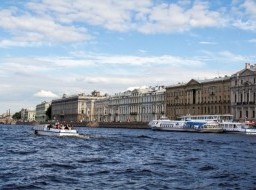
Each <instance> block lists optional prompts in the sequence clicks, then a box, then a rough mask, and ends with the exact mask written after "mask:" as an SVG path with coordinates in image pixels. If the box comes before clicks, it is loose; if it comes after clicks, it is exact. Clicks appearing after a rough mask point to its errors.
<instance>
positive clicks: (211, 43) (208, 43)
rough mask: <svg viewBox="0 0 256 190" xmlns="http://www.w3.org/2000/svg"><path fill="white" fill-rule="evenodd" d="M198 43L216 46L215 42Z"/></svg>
mask: <svg viewBox="0 0 256 190" xmlns="http://www.w3.org/2000/svg"><path fill="white" fill-rule="evenodd" d="M199 43H200V44H203V45H216V44H217V43H216V42H208V41H201V42H199Z"/></svg>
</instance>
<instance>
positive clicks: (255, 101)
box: [231, 63, 256, 121]
mask: <svg viewBox="0 0 256 190" xmlns="http://www.w3.org/2000/svg"><path fill="white" fill-rule="evenodd" d="M231 110H232V114H233V115H234V119H236V120H242V121H245V120H255V119H256V117H255V111H256V64H254V65H252V64H249V63H246V64H245V68H244V69H243V70H241V71H239V72H237V73H235V74H234V75H232V76H231Z"/></svg>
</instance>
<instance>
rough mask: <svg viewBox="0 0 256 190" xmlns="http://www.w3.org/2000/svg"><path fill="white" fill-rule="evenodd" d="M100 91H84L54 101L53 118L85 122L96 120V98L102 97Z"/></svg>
mask: <svg viewBox="0 0 256 190" xmlns="http://www.w3.org/2000/svg"><path fill="white" fill-rule="evenodd" d="M102 98H104V97H103V96H101V95H100V93H99V92H98V91H94V92H92V94H91V95H85V94H84V93H82V94H78V95H73V96H67V95H65V94H64V95H63V97H62V98H61V99H56V100H53V101H52V118H53V119H54V120H55V121H69V122H83V121H86V122H87V121H95V118H94V116H95V106H94V103H95V100H98V99H102Z"/></svg>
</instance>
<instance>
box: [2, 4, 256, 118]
mask: <svg viewBox="0 0 256 190" xmlns="http://www.w3.org/2000/svg"><path fill="white" fill-rule="evenodd" d="M0 23H1V24H0V104H1V106H0V113H4V112H6V110H8V109H11V112H12V113H14V112H16V111H19V110H20V109H21V108H29V107H35V106H36V105H37V104H39V103H41V102H42V101H49V100H52V99H55V98H58V97H61V96H62V94H64V93H66V94H67V95H73V94H77V93H86V94H89V93H91V92H92V91H93V90H99V91H101V92H102V93H108V94H110V95H112V94H114V93H117V92H122V91H125V90H126V89H128V88H129V87H140V86H155V85H172V84H176V83H178V82H187V81H189V80H190V79H192V78H194V79H207V78H214V77H216V76H224V75H231V74H233V73H235V72H236V71H238V70H241V69H243V68H244V64H245V63H253V64H254V63H256V61H255V60H256V59H255V58H256V52H255V49H256V1H255V0H227V1H223V0H214V1H210V0H209V1H205V0H204V1H203V0H180V1H179V0H176V1H175V0H173V1H167V0H139V1H138V0H129V1H128V0H123V1H120V0H104V1H102V0H94V1H91V0H54V1H52V0H23V1H16V0H2V1H0Z"/></svg>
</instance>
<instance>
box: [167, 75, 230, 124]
mask: <svg viewBox="0 0 256 190" xmlns="http://www.w3.org/2000/svg"><path fill="white" fill-rule="evenodd" d="M230 113H231V110H230V77H228V76H225V77H216V78H214V79H205V80H195V79H191V80H190V81H189V82H188V83H179V84H178V85H173V86H168V87H166V116H167V117H168V118H170V119H177V118H178V117H180V116H184V115H214V114H230Z"/></svg>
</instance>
